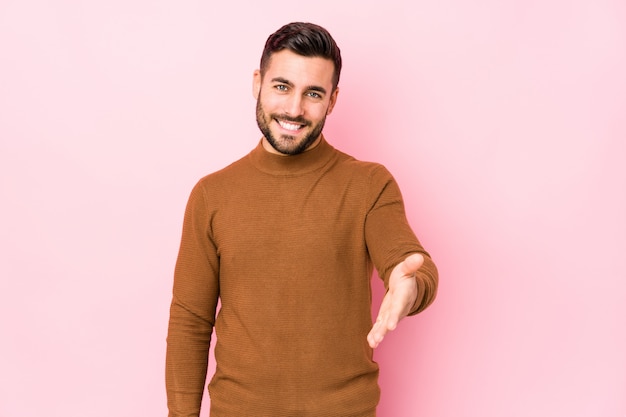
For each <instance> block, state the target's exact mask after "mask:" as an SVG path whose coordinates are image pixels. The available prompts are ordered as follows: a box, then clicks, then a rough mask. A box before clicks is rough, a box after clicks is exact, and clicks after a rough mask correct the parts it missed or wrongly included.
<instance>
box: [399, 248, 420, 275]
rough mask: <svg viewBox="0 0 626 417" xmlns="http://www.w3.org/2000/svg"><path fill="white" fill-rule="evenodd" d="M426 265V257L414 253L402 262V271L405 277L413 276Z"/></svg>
mask: <svg viewBox="0 0 626 417" xmlns="http://www.w3.org/2000/svg"><path fill="white" fill-rule="evenodd" d="M423 263H424V255H422V254H421V253H414V254H412V255H409V256H407V258H406V259H405V260H404V262H402V266H401V269H400V270H401V271H402V274H403V275H413V274H414V273H416V272H417V270H418V269H420V268H421V266H422V264H423Z"/></svg>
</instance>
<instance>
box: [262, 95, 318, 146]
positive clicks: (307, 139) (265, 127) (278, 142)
mask: <svg viewBox="0 0 626 417" xmlns="http://www.w3.org/2000/svg"><path fill="white" fill-rule="evenodd" d="M275 118H278V116H277V115H275V114H268V115H266V113H265V111H264V110H263V106H262V105H261V100H260V99H258V98H257V101H256V123H257V125H258V126H259V129H260V130H261V133H263V136H264V137H265V139H267V141H268V142H269V144H270V145H271V146H272V148H274V149H276V150H277V151H278V152H280V153H282V154H284V155H298V154H301V153H302V152H304V151H306V150H307V149H308V147H309V146H311V144H313V142H315V140H316V139H317V138H318V137H319V136H320V135H321V134H322V130H323V129H324V123H325V122H326V117H324V118H323V119H322V120H321V121H320V122H319V123H318V124H316V125H314V126H313V129H312V130H311V131H310V132H309V133H308V134H307V135H306V136H304V138H302V139H301V140H300V141H299V142H297V139H296V138H295V137H294V136H290V135H281V136H280V138H276V137H275V136H274V135H273V134H272V131H271V130H270V126H269V124H270V122H271V121H272V120H274V119H275ZM280 119H281V120H285V121H288V122H292V123H298V124H303V125H305V126H310V122H308V121H307V120H305V119H304V118H298V117H296V118H293V117H288V116H280Z"/></svg>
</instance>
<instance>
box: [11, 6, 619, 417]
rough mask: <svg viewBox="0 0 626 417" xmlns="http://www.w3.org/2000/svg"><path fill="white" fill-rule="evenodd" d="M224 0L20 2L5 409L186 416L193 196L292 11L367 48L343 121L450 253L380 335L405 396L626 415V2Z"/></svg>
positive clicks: (427, 240) (231, 145) (103, 416)
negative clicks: (169, 335) (172, 344)
mask: <svg viewBox="0 0 626 417" xmlns="http://www.w3.org/2000/svg"><path fill="white" fill-rule="evenodd" d="M210 3H212V2H207V1H186V2H171V1H158V0H157V1H146V0H131V1H127V0H125V1H122V0H113V1H111V0H109V1H106V2H105V1H92V2H81V1H77V0H75V1H70V0H60V1H56V2H47V1H43V0H26V1H24V0H20V1H18V0H3V1H2V3H1V4H0V75H1V76H0V193H1V194H0V195H1V198H2V205H1V206H0V210H1V214H2V215H1V216H0V249H1V253H2V255H1V258H0V276H1V281H0V293H1V294H2V296H3V297H2V303H0V317H1V319H0V334H1V335H2V343H1V344H0V375H1V377H0V417H34V416H41V415H46V416H50V417H56V416H59V417H60V416H90V417H111V416H115V417H136V416H156V415H165V413H166V410H165V393H164V388H163V361H164V350H165V333H166V326H167V317H168V304H169V299H170V289H171V275H172V269H173V263H174V260H175V256H176V251H177V247H178V239H179V236H180V226H181V221H182V213H183V208H184V205H185V202H186V198H187V195H188V193H189V191H190V188H191V186H192V185H193V184H194V183H195V181H196V180H197V179H198V178H199V177H200V176H202V175H204V174H206V173H208V172H211V171H213V170H215V169H217V168H221V167H222V166H224V165H226V164H227V163H229V162H231V161H232V160H234V159H235V158H238V157H239V156H241V155H243V154H244V153H245V152H247V151H248V150H249V149H250V148H251V147H252V146H254V145H255V144H256V141H257V140H258V138H259V133H258V130H257V128H256V125H255V121H254V100H253V98H252V96H251V76H252V71H253V70H254V69H255V68H256V65H257V62H258V58H259V54H260V51H261V49H262V46H263V42H264V41H265V37H266V36H267V35H268V34H269V33H270V32H271V31H273V30H274V29H276V28H278V27H279V26H280V25H282V24H283V23H286V22H288V21H292V20H308V21H314V22H317V23H320V24H322V25H324V26H326V27H327V28H328V29H330V30H331V32H332V33H333V34H334V35H335V37H336V39H337V41H338V42H339V44H340V46H341V48H342V50H343V54H344V60H345V69H344V73H343V75H342V82H341V94H340V96H339V102H338V105H337V107H336V109H335V112H334V113H333V115H332V116H331V118H330V119H329V121H328V124H327V131H326V132H327V137H328V139H329V140H330V141H331V142H332V143H333V144H335V145H336V146H337V147H339V148H341V149H343V150H345V151H347V152H349V153H352V154H354V155H355V156H357V157H360V158H362V159H370V160H377V161H380V162H383V163H385V164H386V165H387V166H388V167H389V169H390V170H391V171H392V172H393V173H394V174H395V175H396V177H397V179H398V181H399V182H400V184H401V186H402V188H403V191H404V194H405V198H406V202H407V206H408V211H409V216H410V219H411V222H412V224H413V225H414V226H415V228H416V230H417V231H418V234H419V235H420V236H421V238H422V240H423V243H424V244H425V245H426V246H427V247H428V248H429V249H430V251H431V253H432V255H433V257H434V258H435V260H436V261H437V262H438V265H439V267H440V272H441V287H440V293H439V298H438V300H437V301H436V302H435V304H434V305H433V306H432V307H431V308H430V309H429V310H427V311H426V312H425V313H424V314H422V315H421V316H418V317H417V318H414V319H411V320H407V321H404V322H403V323H402V325H401V327H400V328H399V329H398V330H397V331H396V332H395V333H394V334H392V335H391V336H389V337H388V339H387V340H386V341H385V342H384V344H383V345H382V346H381V347H380V348H379V350H378V351H377V352H376V356H377V359H378V360H379V362H380V363H381V366H382V376H381V384H382V387H383V399H382V402H381V406H380V416H382V417H412V416H425V417H465V416H468V417H473V416H480V417H502V416H507V417H517V416H520V417H521V416H524V417H526V416H532V417H538V416H539V417H544V416H545V417H555V416H558V417H561V416H562V417H624V416H625V415H626V354H625V353H624V352H626V331H625V330H624V329H626V280H625V279H624V278H625V277H626V273H625V272H624V271H625V270H626V256H624V251H625V250H626V216H625V215H624V213H626V191H625V190H626V168H625V167H624V162H623V161H624V157H625V156H626V122H625V119H624V110H625V109H626V82H625V79H626V78H625V77H624V74H626V24H625V23H626V6H625V4H624V2H623V1H621V0H614V1H610V0H604V1H603V0H598V1H593V2H592V1H581V0H573V1H565V0H563V1H557V0H554V1H545V2H534V1H522V0H516V1H513V0H511V1H496V0H491V1H490V0H483V1H478V2H465V1H462V0H443V1H438V2H420V1H408V0H407V1H398V0H390V1H385V2H382V3H381V2H378V1H377V2H373V1H356V0H354V1H346V2H338V1H330V0H322V1H318V2H316V3H315V4H314V5H309V6H306V7H305V5H298V6H295V4H294V3H293V2H280V1H278V0H269V1H265V2H252V1H250V2H249V4H242V2H237V1H230V2H222V3H223V4H221V5H219V6H210ZM470 3H471V6H470ZM383 4H384V6H383ZM298 10H300V11H298ZM305 10H306V11H305ZM377 296H378V297H380V292H379V293H378V295H377ZM205 415H206V414H205Z"/></svg>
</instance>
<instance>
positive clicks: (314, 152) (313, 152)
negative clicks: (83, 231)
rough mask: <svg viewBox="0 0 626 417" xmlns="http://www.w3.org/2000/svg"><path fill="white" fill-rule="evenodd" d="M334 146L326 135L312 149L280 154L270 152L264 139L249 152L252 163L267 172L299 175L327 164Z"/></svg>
mask: <svg viewBox="0 0 626 417" xmlns="http://www.w3.org/2000/svg"><path fill="white" fill-rule="evenodd" d="M334 151H335V148H333V147H332V146H331V145H330V144H329V143H328V142H326V139H325V138H324V136H322V138H321V140H320V142H319V143H318V144H317V146H315V147H314V148H312V149H308V150H306V151H304V152H302V153H301V154H298V155H278V154H274V153H271V152H268V151H266V150H265V148H263V140H262V139H261V141H259V144H258V145H257V147H256V148H254V149H253V150H252V152H250V154H249V158H250V161H251V162H252V164H253V165H254V166H255V167H256V168H257V169H259V170H260V171H263V172H265V173H267V174H272V175H297V174H306V173H308V172H311V171H315V170H316V169H318V168H321V167H323V166H324V165H326V164H327V163H328V162H329V161H330V159H331V157H332V156H333V154H334Z"/></svg>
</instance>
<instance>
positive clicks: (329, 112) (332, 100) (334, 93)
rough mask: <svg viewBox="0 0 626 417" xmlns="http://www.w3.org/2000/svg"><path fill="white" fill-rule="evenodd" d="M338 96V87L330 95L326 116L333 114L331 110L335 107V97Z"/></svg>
mask: <svg viewBox="0 0 626 417" xmlns="http://www.w3.org/2000/svg"><path fill="white" fill-rule="evenodd" d="M338 95H339V87H337V88H335V91H333V92H332V93H331V94H330V101H329V103H328V110H326V115H327V116H328V115H329V114H331V113H332V112H333V108H334V107H335V103H337V96H338Z"/></svg>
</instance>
